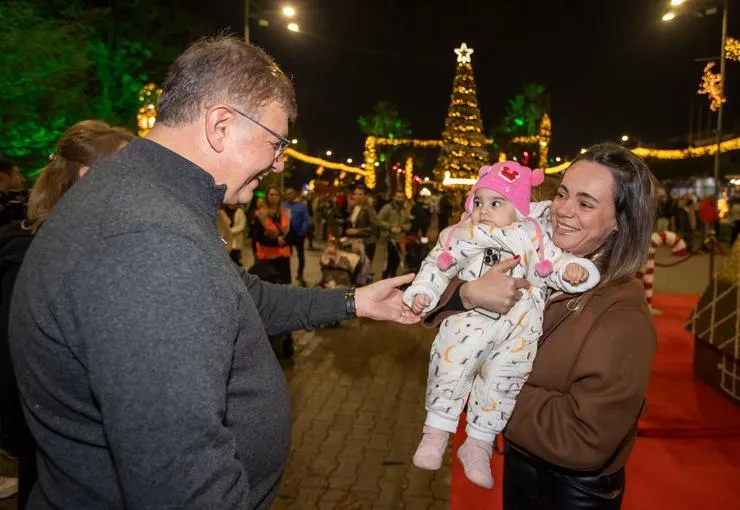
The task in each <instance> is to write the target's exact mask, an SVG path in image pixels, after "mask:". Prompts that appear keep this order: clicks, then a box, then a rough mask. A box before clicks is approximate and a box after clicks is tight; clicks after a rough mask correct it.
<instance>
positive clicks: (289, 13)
mask: <svg viewBox="0 0 740 510" xmlns="http://www.w3.org/2000/svg"><path fill="white" fill-rule="evenodd" d="M283 16H285V17H286V18H292V17H293V16H295V8H294V7H293V6H291V5H286V6H285V7H283Z"/></svg>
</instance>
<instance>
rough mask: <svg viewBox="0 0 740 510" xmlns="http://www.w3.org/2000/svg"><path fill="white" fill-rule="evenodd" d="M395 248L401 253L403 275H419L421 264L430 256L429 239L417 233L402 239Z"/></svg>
mask: <svg viewBox="0 0 740 510" xmlns="http://www.w3.org/2000/svg"><path fill="white" fill-rule="evenodd" d="M393 247H394V248H395V249H397V250H398V251H399V257H398V258H399V260H400V261H401V268H400V271H401V274H406V273H418V272H419V269H420V268H421V263H422V262H423V261H424V259H425V258H426V256H427V255H428V254H429V239H428V238H427V237H424V236H420V235H418V234H415V233H408V234H406V235H404V236H403V237H401V239H400V241H399V242H398V243H393Z"/></svg>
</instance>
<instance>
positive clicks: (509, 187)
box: [437, 161, 552, 276]
mask: <svg viewBox="0 0 740 510" xmlns="http://www.w3.org/2000/svg"><path fill="white" fill-rule="evenodd" d="M544 180H545V174H544V173H543V172H542V170H539V169H535V170H532V169H531V168H528V167H526V166H523V165H520V164H519V163H517V162H516V161H501V162H499V163H495V164H493V165H486V166H484V167H482V168H481V169H480V172H479V173H478V182H476V183H475V184H474V185H473V188H472V189H471V190H470V193H469V194H468V198H467V200H465V212H466V215H465V218H463V221H465V220H466V219H468V218H469V217H470V214H471V213H472V211H473V200H474V199H475V192H476V191H477V190H479V189H490V190H493V191H497V192H498V193H501V195H502V196H504V197H506V198H507V199H508V200H509V201H510V202H511V203H512V204H513V205H514V208H515V209H516V210H517V212H518V213H519V216H520V219H522V218H527V217H528V216H529V202H530V200H531V195H532V188H534V187H535V186H539V185H540V184H542V183H543V182H544ZM533 223H536V222H533ZM458 225H459V224H458ZM453 228H457V225H455V227H453ZM538 237H539V238H540V253H541V254H542V253H544V246H542V235H539V236H538ZM451 238H452V236H451V235H450V236H449V237H448V240H447V243H446V246H445V251H444V252H443V253H441V254H440V256H439V258H438V259H437V265H438V266H439V268H440V269H442V270H443V271H445V270H447V269H448V268H450V267H451V266H452V265H453V264H454V263H455V259H454V257H453V256H452V255H450V253H449V251H447V250H449V242H450V239H451ZM535 269H536V270H537V273H538V274H540V276H543V274H544V276H546V275H548V274H550V273H551V272H552V262H550V261H549V260H544V259H543V260H541V261H540V262H538V263H537V266H535Z"/></svg>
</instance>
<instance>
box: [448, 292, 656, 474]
mask: <svg viewBox="0 0 740 510" xmlns="http://www.w3.org/2000/svg"><path fill="white" fill-rule="evenodd" d="M460 283H462V282H460ZM458 285H459V283H458ZM451 287H452V285H450V288H451ZM450 288H448V290H450ZM445 294H446V295H445V296H443V299H449V295H451V294H452V292H450V293H449V295H448V293H445ZM572 298H573V296H571V295H566V294H560V295H557V296H555V297H553V298H551V299H550V301H549V302H548V304H547V307H546V308H545V320H544V324H543V332H544V333H543V335H542V338H541V339H540V347H539V351H538V353H537V357H536V358H535V361H534V365H533V367H532V372H531V374H530V376H529V379H528V381H527V383H526V385H525V386H524V388H523V389H522V391H521V393H520V394H519V398H518V399H517V404H516V407H515V408H514V412H513V413H512V416H511V419H510V421H509V423H508V425H507V427H506V429H505V431H504V434H505V436H506V437H507V438H508V439H509V440H510V441H511V442H513V443H514V444H515V447H518V448H519V449H520V450H523V451H524V452H525V453H530V454H533V455H536V456H537V457H540V458H542V459H544V460H545V461H548V462H550V463H552V464H555V465H557V466H560V467H563V468H566V469H572V470H578V471H591V472H600V473H603V474H609V473H613V472H615V471H617V470H618V469H619V468H621V467H622V466H624V464H625V462H626V461H627V457H628V456H629V453H630V451H631V450H632V447H633V445H634V441H635V436H636V432H637V418H638V417H639V415H640V412H641V410H642V406H643V403H644V399H645V391H646V388H647V384H648V379H649V376H650V367H651V365H652V361H653V356H654V354H655V348H656V335H655V328H654V326H653V321H652V318H651V316H650V310H649V309H648V306H647V303H646V301H645V292H644V290H643V287H642V284H641V283H640V282H639V281H638V280H636V279H632V280H630V281H627V282H624V283H617V284H612V285H610V286H607V287H605V288H603V289H598V290H597V291H595V294H594V296H593V297H592V298H591V300H590V301H589V302H588V303H587V304H586V305H585V306H584V308H583V310H582V311H581V313H580V314H576V313H574V312H573V311H571V310H570V309H569V307H568V303H569V302H570V301H571V299H572ZM445 302H446V301H445ZM439 319H440V317H439V316H438V317H435V321H434V322H437V320H439Z"/></svg>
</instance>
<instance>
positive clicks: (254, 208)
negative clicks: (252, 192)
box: [247, 197, 267, 255]
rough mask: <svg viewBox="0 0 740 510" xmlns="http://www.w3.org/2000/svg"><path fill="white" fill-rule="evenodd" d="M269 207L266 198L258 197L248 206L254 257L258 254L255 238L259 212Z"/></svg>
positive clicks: (250, 237)
mask: <svg viewBox="0 0 740 510" xmlns="http://www.w3.org/2000/svg"><path fill="white" fill-rule="evenodd" d="M265 207H267V202H266V201H265V197H257V198H255V199H254V200H252V201H251V202H250V203H249V206H247V220H248V222H249V234H248V235H249V239H250V242H251V246H252V255H254V254H256V253H257V240H256V239H255V238H254V233H255V224H256V223H257V222H258V221H259V220H258V219H257V212H258V211H261V210H263V209H264V208H265Z"/></svg>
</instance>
